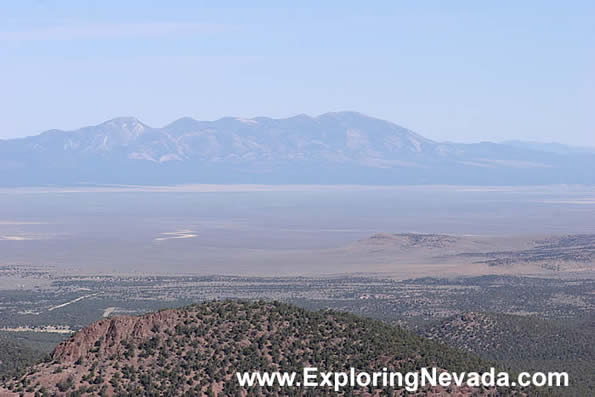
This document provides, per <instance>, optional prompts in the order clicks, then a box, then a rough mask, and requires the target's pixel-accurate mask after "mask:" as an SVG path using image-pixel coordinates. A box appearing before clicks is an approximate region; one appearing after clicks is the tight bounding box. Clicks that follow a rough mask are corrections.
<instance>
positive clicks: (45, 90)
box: [0, 0, 595, 146]
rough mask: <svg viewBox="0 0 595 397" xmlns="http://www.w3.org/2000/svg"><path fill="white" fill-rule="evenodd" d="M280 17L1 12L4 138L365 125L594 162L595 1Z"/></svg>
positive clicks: (325, 8)
mask: <svg viewBox="0 0 595 397" xmlns="http://www.w3.org/2000/svg"><path fill="white" fill-rule="evenodd" d="M283 3H284V2H280V1H271V2H258V1H250V2H240V1H238V2H224V1H221V2H204V3H203V2H199V1H155V2H153V1H81V0H78V1H41V0H38V1H13V2H2V3H1V4H0V61H1V62H0V87H1V89H2V95H1V96H0V98H1V99H0V109H1V110H0V116H1V121H2V130H0V138H9V137H18V136H24V135H32V134H37V133H39V132H41V131H43V130H46V129H50V128H63V129H72V128H77V127H80V126H83V125H89V124H97V123H99V122H102V121H104V120H106V119H110V118H113V117H116V116H122V115H133V116H136V117H138V118H139V119H141V120H142V121H144V122H146V123H148V124H149V125H153V126H161V125H163V124H165V123H167V122H170V121H172V120H173V119H176V118H178V117H181V116H191V117H194V118H196V119H204V120H210V119H216V118H219V117H222V116H240V117H252V116H261V115H264V116H272V117H285V116H290V115H294V114H298V113H307V114H311V115H317V114H320V113H324V112H327V111H336V110H357V111H360V112H363V113H367V114H369V115H372V116H377V117H380V118H384V119H388V120H391V121H394V122H396V123H397V124H400V125H403V126H405V127H408V128H410V129H413V130H415V131H417V132H419V133H421V134H423V135H425V136H427V137H429V138H432V139H436V140H451V141H464V142H467V141H479V140H495V141H501V140H505V139H526V140H536V141H559V142H565V143H571V144H587V145H593V146H595V128H594V123H593V114H594V111H593V109H594V104H595V84H594V80H595V79H594V75H595V2H594V1H592V0H585V1H568V2H563V1H551V2H550V1H491V2H487V1H408V2H405V1H400V2H397V1H386V2H383V1H376V2H364V1H357V2H348V1H337V2H331V1H324V2H321V1H314V2H306V1H300V2H292V3H293V4H299V7H294V8H291V9H289V8H282V7H280V5H281V4H283ZM289 3H290V2H287V3H286V4H289ZM212 4H218V5H221V6H219V7H213V6H211V5H212ZM246 4H250V5H252V7H250V8H245V5H246ZM223 5H224V6H223Z"/></svg>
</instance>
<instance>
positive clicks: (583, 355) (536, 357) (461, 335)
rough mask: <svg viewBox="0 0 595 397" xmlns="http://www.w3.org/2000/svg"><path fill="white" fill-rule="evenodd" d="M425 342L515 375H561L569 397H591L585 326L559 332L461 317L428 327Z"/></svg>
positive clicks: (594, 379) (556, 327)
mask: <svg viewBox="0 0 595 397" xmlns="http://www.w3.org/2000/svg"><path fill="white" fill-rule="evenodd" d="M591 321H592V320H591ZM425 336H426V337H428V338H431V339H434V340H439V341H441V342H443V343H446V344H448V345H449V346H453V347H457V348H459V349H463V350H466V351H469V352H471V353H474V354H477V355H479V356H480V357H483V358H485V359H488V360H497V361H498V362H501V363H503V364H505V365H507V366H509V367H511V368H513V369H516V370H519V371H567V372H568V373H569V374H570V377H571V386H572V389H571V390H572V394H569V395H580V396H583V395H584V396H586V395H595V376H594V375H593V359H594V357H595V348H594V346H595V333H594V332H593V328H591V327H590V326H589V323H587V324H572V325H571V324H567V325H564V326H562V325H560V324H558V323H555V322H553V321H548V320H543V319H539V318H535V317H532V316H531V317H528V316H519V315H511V314H503V313H474V312H467V313H464V314H461V315H456V316H452V317H449V318H447V319H444V320H442V321H440V322H439V323H437V324H434V325H432V326H430V327H428V329H427V330H426V331H425Z"/></svg>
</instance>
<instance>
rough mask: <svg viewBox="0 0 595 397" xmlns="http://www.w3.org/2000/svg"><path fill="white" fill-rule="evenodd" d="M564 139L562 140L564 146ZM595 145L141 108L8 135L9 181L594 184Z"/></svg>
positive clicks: (344, 118) (0, 181)
mask: <svg viewBox="0 0 595 397" xmlns="http://www.w3.org/2000/svg"><path fill="white" fill-rule="evenodd" d="M562 147H563V146H562ZM594 168H595V151H593V150H587V149H585V150H579V151H577V150H570V149H569V150H561V149H560V148H557V150H551V148H550V146H547V145H545V146H544V145H542V146H540V145H526V144H519V143H518V142H516V143H508V144H495V143H485V142H484V143H477V144H455V143H441V142H435V141H432V140H430V139H427V138H424V137H423V136H421V135H419V134H416V133H414V132H413V131H411V130H408V129H406V128H403V127H401V126H398V125H396V124H393V123H391V122H388V121H384V120H379V119H376V118H372V117H368V116H365V115H362V114H360V113H355V112H338V113H326V114H323V115H320V116H318V117H310V116H306V115H299V116H295V117H290V118H286V119H271V118H267V117H256V118H252V119H240V118H232V117H227V118H223V119H220V120H216V121H197V120H193V119H191V118H182V119H179V120H176V121H174V122H172V123H171V124H168V125H166V126H164V127H161V128H153V127H150V126H148V125H146V124H144V123H142V122H141V121H139V120H137V119H135V118H132V117H123V118H117V119H113V120H109V121H106V122H104V123H102V124H99V125H96V126H89V127H84V128H81V129H78V130H75V131H61V130H50V131H47V132H44V133H42V134H40V135H38V136H32V137H27V138H22V139H12V140H5V141H0V172H1V173H2V174H3V177H2V178H0V186H15V185H21V186H22V185H48V184H66V185H69V184H80V183H90V184H122V183H124V184H148V185H150V184H183V183H219V184H221V183H264V184H279V183H282V184H294V183H313V184H319V183H323V184H346V183H347V184H348V183H354V184H383V185H384V184H477V185H501V184H505V185H522V184H528V185H533V184H559V183H565V184H576V183H582V184H593V183H595V175H594V174H593V173H592V172H590V170H592V169H594Z"/></svg>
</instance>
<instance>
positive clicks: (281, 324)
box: [0, 301, 518, 396]
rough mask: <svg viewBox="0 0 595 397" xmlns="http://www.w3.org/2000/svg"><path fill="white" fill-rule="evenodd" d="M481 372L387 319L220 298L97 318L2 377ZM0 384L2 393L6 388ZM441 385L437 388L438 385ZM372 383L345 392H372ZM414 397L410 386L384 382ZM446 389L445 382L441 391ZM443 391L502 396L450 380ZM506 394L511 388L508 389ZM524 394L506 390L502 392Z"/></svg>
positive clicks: (107, 391) (231, 385)
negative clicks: (20, 370)
mask: <svg viewBox="0 0 595 397" xmlns="http://www.w3.org/2000/svg"><path fill="white" fill-rule="evenodd" d="M305 366H316V367H318V368H321V369H324V370H325V371H333V370H337V371H342V370H346V369H348V368H349V367H355V368H357V369H358V370H360V371H371V372H372V371H378V370H381V369H382V368H384V367H386V368H388V370H391V371H401V372H405V371H414V370H418V369H420V368H422V367H434V366H435V367H438V368H441V369H445V370H448V371H483V370H487V369H488V368H489V367H490V365H489V363H488V362H486V361H484V360H482V359H479V358H477V357H476V356H474V355H472V354H469V353H466V352H462V351H460V350H456V349H453V348H450V347H447V346H445V345H443V344H440V343H437V342H435V341H431V340H428V339H426V338H424V337H421V336H418V335H415V334H414V333H412V332H410V331H407V330H404V329H401V328H399V327H394V326H391V325H388V324H386V323H383V322H380V321H377V320H372V319H366V318H361V317H357V316H355V315H352V314H348V313H341V312H335V311H319V312H312V311H308V310H305V309H301V308H298V307H296V306H292V305H287V304H283V303H276V302H274V303H266V302H262V301H260V302H251V303H250V302H243V301H218V302H208V303H203V304H197V305H192V306H187V307H184V308H181V309H172V310H162V311H159V312H155V313H150V314H146V315H143V316H138V317H135V316H121V317H113V318H106V319H102V320H99V321H97V322H95V323H93V324H91V325H90V326H89V327H87V328H84V329H82V330H81V331H79V332H78V333H76V334H75V335H73V336H72V337H71V338H69V339H68V340H66V341H65V342H63V343H61V344H60V345H59V346H58V347H57V348H56V350H55V351H54V353H53V355H52V356H51V358H49V359H48V360H46V362H43V363H40V364H37V365H36V366H34V367H32V368H30V369H29V370H28V371H27V373H26V374H24V375H23V376H19V377H15V378H12V379H11V380H9V381H6V382H4V383H3V385H2V387H4V392H6V393H15V395H18V394H20V393H31V395H35V393H37V395H65V396H80V395H84V394H92V395H122V396H178V395H188V396H195V395H210V396H214V395H217V396H235V395H238V396H240V395H246V392H247V391H246V390H242V389H240V386H239V385H238V384H237V382H236V379H235V372H236V371H279V370H281V371H296V372H298V373H301V371H302V369H303V367H305ZM0 391H2V389H1V387H0ZM435 391H436V390H434V392H435ZM248 392H249V393H250V395H272V396H286V395H321V394H322V395H324V394H332V389H328V391H327V390H325V389H309V390H305V389H300V388H281V387H279V386H275V387H268V388H263V389H261V388H253V389H252V388H251V389H248ZM374 392H375V391H374V390H373V389H371V388H370V389H368V388H366V389H356V390H349V391H348V392H346V394H345V395H350V394H352V393H353V394H356V395H371V393H374ZM379 392H381V393H382V394H389V395H406V394H407V392H406V391H405V390H402V389H401V390H380V391H379ZM438 392H440V390H438ZM441 392H442V393H444V394H443V395H450V394H452V395H455V394H456V395H494V392H495V391H494V390H481V389H478V390H470V389H467V390H465V389H463V388H461V389H457V388H456V387H451V388H449V389H447V390H442V391H441ZM503 393H504V394H503ZM506 393H508V394H515V393H518V392H516V391H512V390H507V391H505V392H500V394H499V395H506Z"/></svg>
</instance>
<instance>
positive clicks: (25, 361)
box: [0, 335, 44, 381]
mask: <svg viewBox="0 0 595 397" xmlns="http://www.w3.org/2000/svg"><path fill="white" fill-rule="evenodd" d="M43 355H44V352H43V351H41V350H37V349H34V348H32V347H31V346H30V345H29V344H25V343H19V342H17V341H15V340H14V338H10V337H7V336H6V335H0V381H4V380H7V379H10V377H11V376H15V375H18V374H22V373H23V371H24V369H25V368H26V367H27V366H30V365H32V364H34V363H35V362H37V361H38V360H39V359H40V358H41V357H42V356H43Z"/></svg>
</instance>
